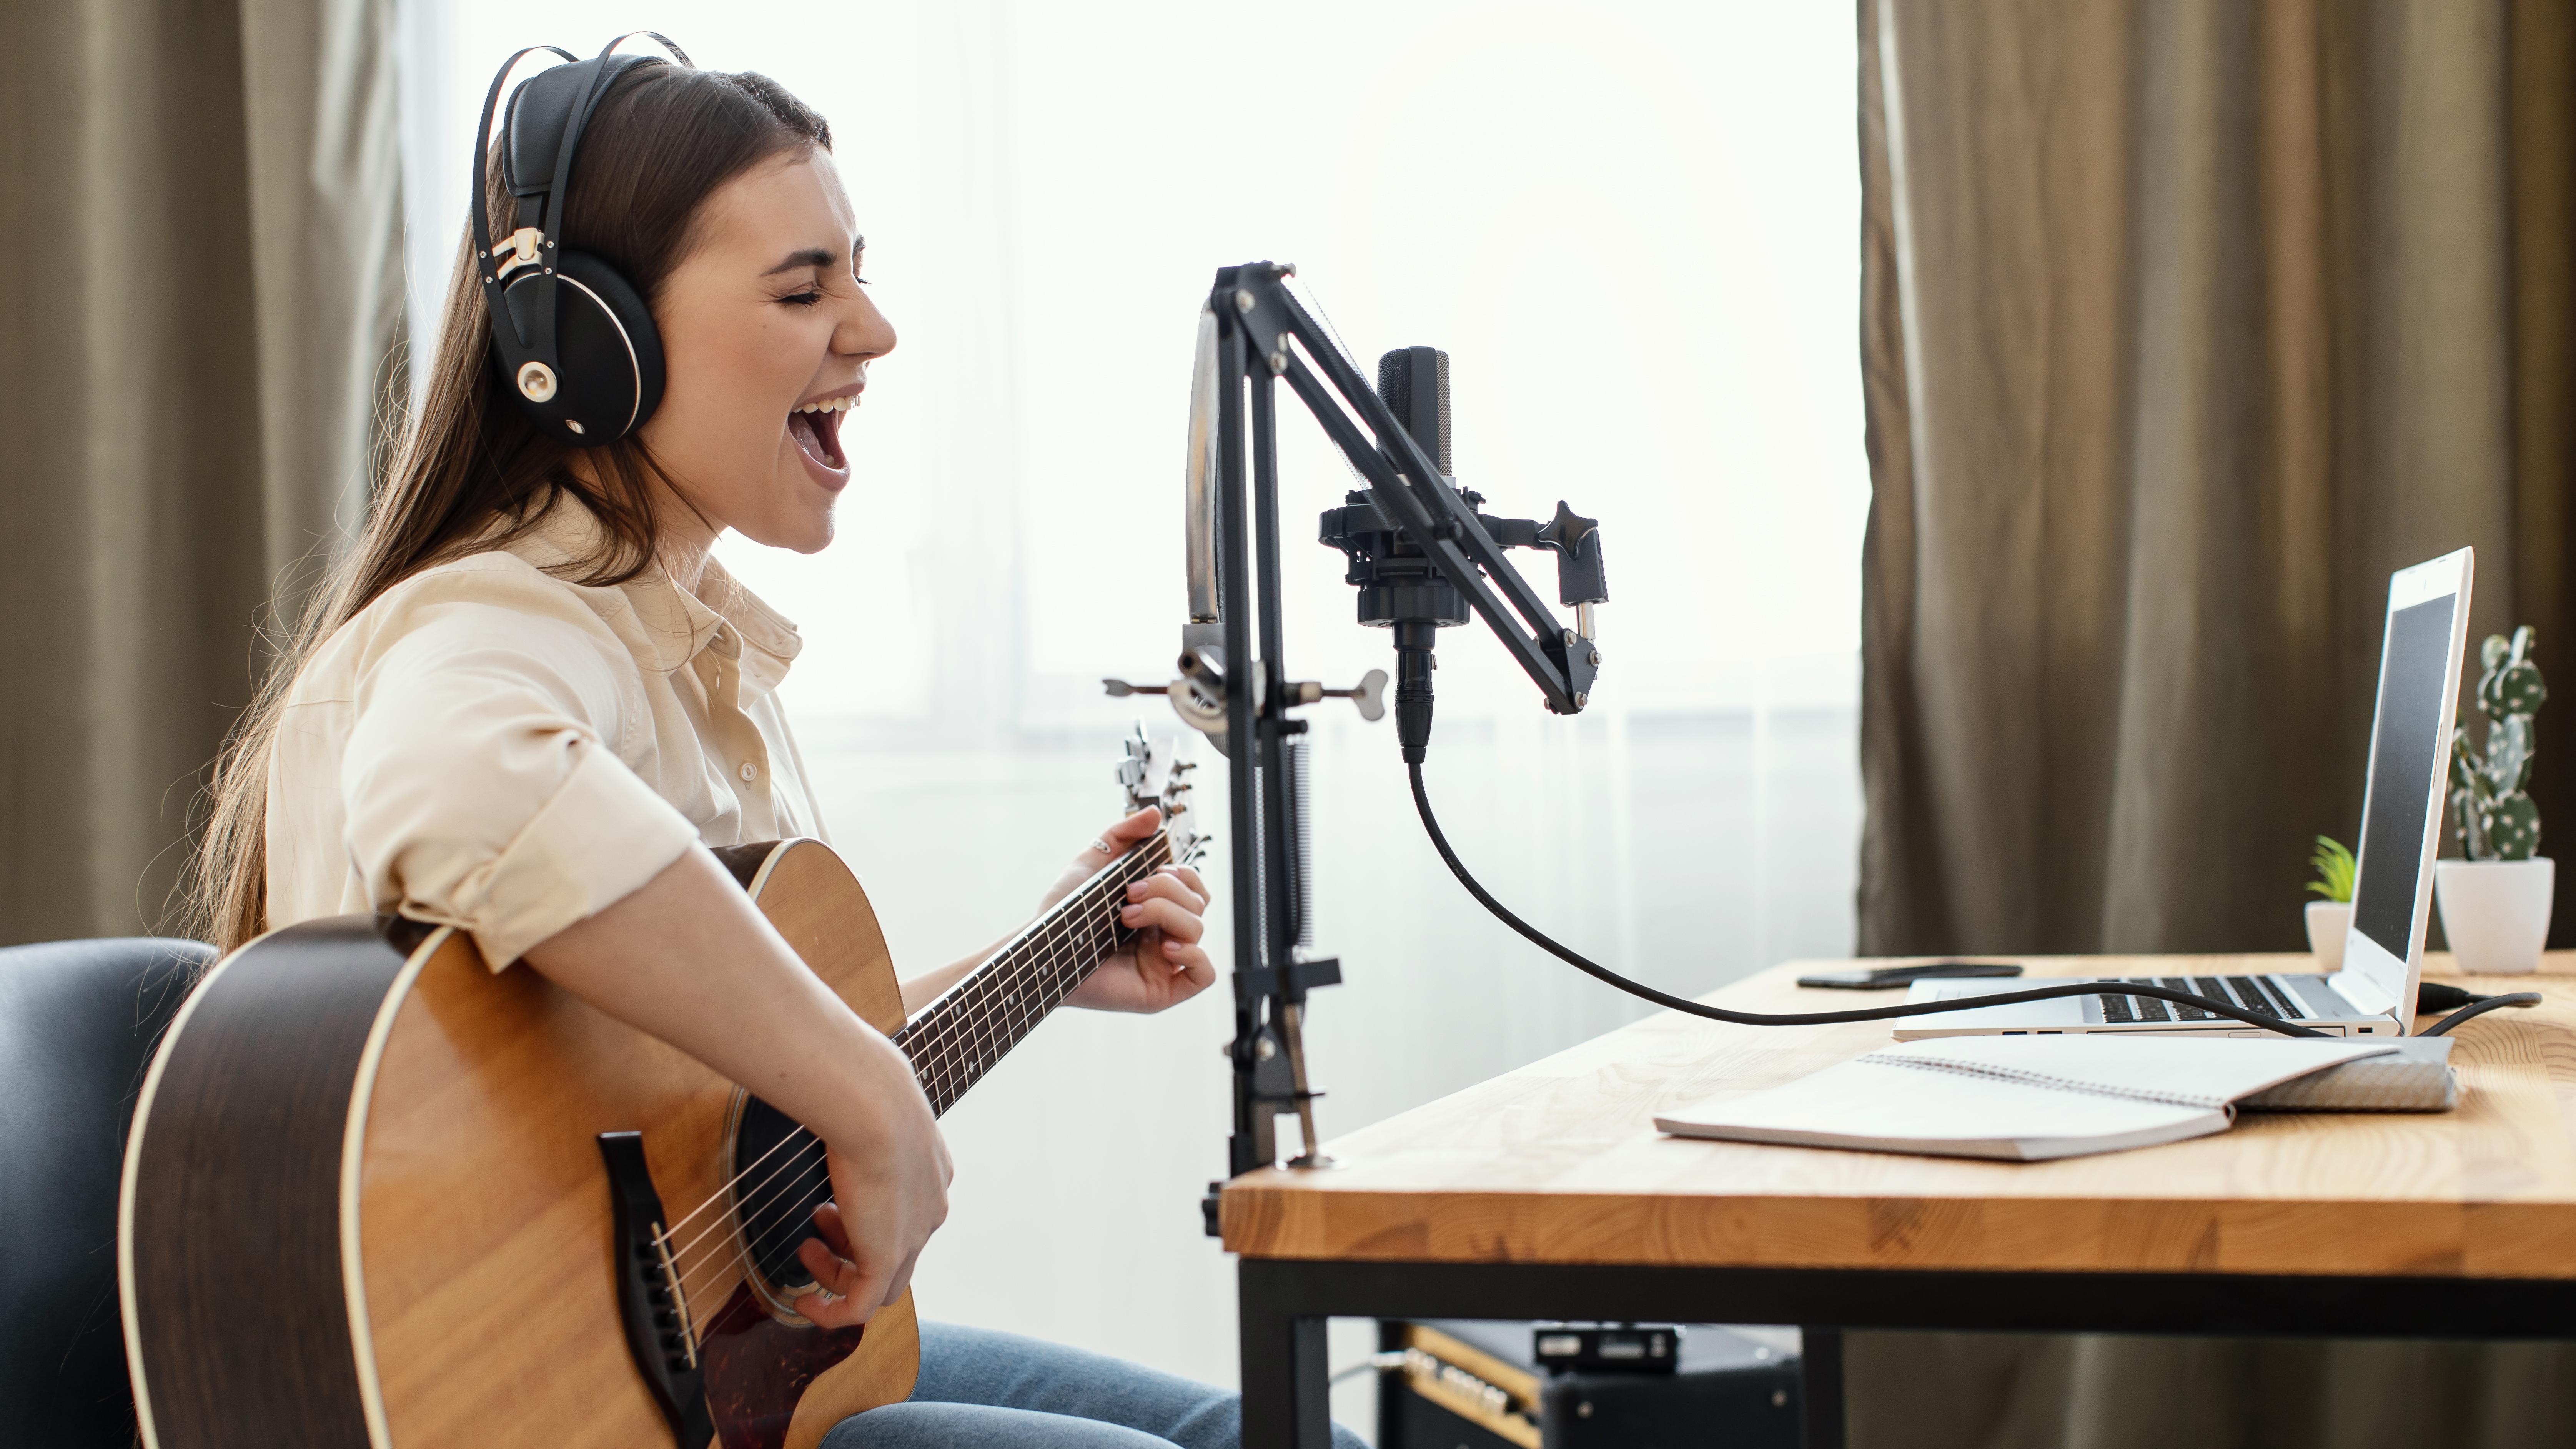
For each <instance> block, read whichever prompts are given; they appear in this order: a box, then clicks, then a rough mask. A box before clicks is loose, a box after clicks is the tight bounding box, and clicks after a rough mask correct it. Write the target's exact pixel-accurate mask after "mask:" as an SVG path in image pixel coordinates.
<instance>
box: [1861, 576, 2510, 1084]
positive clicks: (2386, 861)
mask: <svg viewBox="0 0 2576 1449" xmlns="http://www.w3.org/2000/svg"><path fill="white" fill-rule="evenodd" d="M2472 564H2473V560H2472V558H2471V554H2470V550H2468V549H2465V548H2464V549H2461V550H2460V551H2459V552H2458V553H2453V554H2445V555H2443V556H2442V557H2440V558H2437V559H2434V560H2432V561H2431V562H2430V563H2420V564H2417V565H2416V566H2414V567H2413V568H2410V569H2400V570H2398V572H2397V573H2396V574H2394V575H2392V576H2391V577H2390V579H2389V581H2388V622H2387V632H2386V633H2385V634H2384V635H2383V636H2382V642H2381V644H2380V648H2379V706H2378V709H2377V711H2376V712H2375V717H2374V718H2373V719H2372V721H2371V726H2370V774H2369V778H2368V780H2367V781H2366V782H2365V783H2364V785H2363V787H2362V807H2361V850H2360V857H2361V859H2360V867H2359V870H2358V872H2357V873H2356V875H2355V877H2354V880H2353V891H2352V925H2351V927H2350V929H2349V930H2348V931H2347V932H2346V934H2345V936H2344V945H2343V969H2342V970H2340V971H2337V972H2335V973H2334V974H2333V975H2331V976H2327V975H2320V974H2318V973H2315V972H2304V973H2296V974H2286V975H2270V976H2155V977H2136V978H2131V979H2128V980H2126V981H2123V980H2121V979H2118V978H2107V979H2105V980H2104V981H2103V983H2102V984H2104V985H2105V986H2114V987H2116V986H2119V985H2123V984H2127V985H2153V986H2163V987H2166V988H2169V989H2171V990H2175V991H2188V992H2190V993H2192V994H2194V995H2196V996H2207V997H2212V998H2215V999H2217V1000H2220V1001H2228V1002H2233V1003H2235V1004H2236V1005H2238V1006H2241V1007H2243V1008H2245V1009H2246V1010H2248V1011H2251V1012H2254V1013H2256V1014H2258V1015H2262V1016H2273V1017H2282V1018H2286V1019H2288V1020H2291V1021H2295V1022H2298V1023H2299V1024H2300V1025H2302V1026H2307V1027H2312V1028H2314V1029H2316V1030H2318V1031H2321V1032H2324V1033H2326V1034H2327V1035H2329V1036H2403V1035H2405V1034H2406V1028H2407V1026H2408V1024H2409V1023H2411V1022H2412V1021H2413V1020H2414V1019H2415V987H2416V983H2417V981H2418V980H2419V979H2420V977H2421V973H2422V971H2423V965H2424V923H2425V917H2426V914H2427V912H2429V911H2430V910H2431V909H2432V898H2433V857H2434V856H2435V855H2436V854H2438V853H2439V847H2440V838H2439V837H2440V833H2441V829H2442V787H2443V784H2444V781H2445V776H2446V775H2447V773H2448V772H2449V770H2450V767H2451V719H2452V715H2453V711H2455V710H2456V709H2457V708H2458V707H2459V690H2460V665H2461V661H2462V658H2463V655H2464V652H2465V649H2466V647H2467V643H2468V637H2469V584H2470V578H2471V573H2472ZM2038 984H2039V982H2038V981H2037V980H2035V979H2023V980H2006V979H1998V978H1992V977H1989V978H1984V979H1969V980H1948V981H1940V980H1934V981H1918V982H1916V983H1914V985H1913V987H1912V989H1911V990H1910V992H1909V993H1908V994H1907V996H1906V1000H1908V1001H1949V1000H1956V999H1958V998H1961V997H1968V996H1982V995H1988V994H1991V993H1994V992H1998V991H2018V990H2024V989H2027V988H2029V987H2031V986H2034V985H2038ZM2091 1031H2163V1032H2182V1033H2188V1034H2194V1035H2200V1036H2268V1035H2270V1033H2269V1032H2266V1031H2264V1030H2263V1029H2262V1028H2260V1027H2254V1026H2248V1025H2246V1024H2245V1023H2243V1022H2240V1021H2234V1020H2231V1019H2229V1018H2227V1017H2223V1016H2218V1015H2215V1014H2213V1013H2211V1012H2207V1011H2203V1010H2201V1009H2200V1008H2198V1007H2193V1006H2183V1005H2180V1004H2178V1003H2175V1002H2169V1001H2160V1000H2157V999H2156V998H2154V997H2149V996H2127V995H2122V994H2120V993H2119V992H2117V991H2105V992H2102V993H2100V994H2099V995H2094V996H2062V997H2058V998H2056V999H2055V1000H2051V1001H2026V1002H2019V1003H2015V1004H2012V1005H2007V1006H1989V1007H1984V1008H1971V1009H1968V1010H1964V1011H1952V1012H1943V1013H1940V1014H1939V1015H1935V1016H1915V1017H1907V1018H1904V1019H1903V1020H1901V1021H1899V1022H1898V1023H1897V1024H1896V1037H1897V1039H1898V1040H1900V1041H1912V1040H1916V1039H1918V1038H1922V1037H1933V1036H1996V1035H2001V1036H2019V1035H2022V1034H2025V1033H2027V1034H2030V1035H2033V1036H2058V1035H2064V1034H2070V1033H2076V1032H2091Z"/></svg>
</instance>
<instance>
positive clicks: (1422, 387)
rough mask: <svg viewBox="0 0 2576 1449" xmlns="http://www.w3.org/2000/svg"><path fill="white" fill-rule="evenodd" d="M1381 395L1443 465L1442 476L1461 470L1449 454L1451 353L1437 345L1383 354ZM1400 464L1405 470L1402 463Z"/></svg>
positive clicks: (1417, 440)
mask: <svg viewBox="0 0 2576 1449" xmlns="http://www.w3.org/2000/svg"><path fill="white" fill-rule="evenodd" d="M1377 395H1378V398H1379V399H1380V400H1381V401H1383V402H1384V403H1385V404H1386V410H1387V411H1388V412H1391V413H1393V414H1395V420H1396V421H1397V422H1399V423H1401V424H1403V425H1404V430H1405V431H1406V432H1408V433H1411V434H1412V435H1413V441H1414V442H1415V444H1417V445H1418V446H1420V448H1421V449H1422V451H1424V452H1426V453H1428V454H1430V455H1431V461H1432V462H1434V463H1436V464H1438V465H1439V466H1440V473H1441V476H1442V477H1444V478H1445V477H1448V476H1451V475H1453V474H1455V473H1456V472H1457V471H1458V469H1457V465H1456V464H1455V463H1453V462H1451V461H1450V458H1449V354H1448V353H1446V352H1443V351H1441V350H1440V349H1439V348H1437V347H1399V348H1397V349H1395V350H1394V351H1393V352H1390V353H1387V354H1386V355H1385V356H1383V357H1380V358H1379V359H1378V360H1377ZM1387 461H1389V462H1394V461H1395V460H1394V459H1393V458H1392V457H1389V459H1388V460H1387ZM1396 466H1397V470H1398V471H1402V468H1403V465H1402V464H1400V463H1399V464H1397V465H1396Z"/></svg>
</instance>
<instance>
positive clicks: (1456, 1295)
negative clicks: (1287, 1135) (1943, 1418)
mask: <svg viewBox="0 0 2576 1449" xmlns="http://www.w3.org/2000/svg"><path fill="white" fill-rule="evenodd" d="M2024 959H2025V960H2026V961H2027V964H2028V966H2029V968H2030V974H2031V975H2033V976H2064V975H2109V976H2119V975H2131V976H2145V975H2154V976H2213V975H2219V976H2224V975H2247V974H2256V973H2261V972H2265V971H2298V970H2305V969H2309V968H2310V966H2311V965H2312V963H2311V961H2310V960H2309V958H2308V957H2306V956H2200V957H2191V956H2161V957H2064V958H2054V959H2048V958H2024ZM1841 964H1845V963H1820V962H1793V963H1790V964H1788V965H1785V966H1780V967H1777V968H1774V969H1772V970H1770V971H1766V972H1763V973H1762V974H1760V975H1758V976H1754V977H1752V978H1750V979H1748V980H1745V981H1742V982H1739V983H1737V984H1736V985H1734V986H1731V987H1728V988H1726V989H1725V990H1723V991H1720V992H1717V993H1715V994H1714V995H1712V996H1710V997H1709V998H1707V999H1708V1000H1710V1001H1712V1002H1715V1003H1718V1004H1721V1005H1725V1006H1730V1007H1735V1008H1738V1009H1743V1010H1754V1011H1763V1010H1769V1011H1815V1010H1832V1009H1839V1008H1844V1007H1850V1006H1858V1005H1863V1004H1871V1003H1886V1004H1894V1003H1895V1002H1897V1001H1898V1000H1901V999H1902V998H1901V997H1900V996H1898V995H1897V994H1895V993H1870V994H1861V993H1853V992H1832V991H1818V990H1808V989H1802V988H1800V987H1798V986H1796V985H1795V984H1794V982H1793V978H1795V977H1796V976H1797V975H1799V974H1800V973H1802V972H1806V971H1813V970H1816V969H1818V968H1819V967H1820V966H1831V965H1841ZM2449 971H2450V962H2449V960H2448V958H2447V957H2445V956H2441V955H2435V956H2433V957H2432V958H2430V960H2429V961H2428V964H2427V975H2428V977H2435V978H2440V979H2449V980H2454V981H2457V982H2458V984H2460V985H2462V986H2465V987H2467V988H2468V989H2469V990H2471V991H2476V992H2480V993H2491V992H2500V991H2528V990H2538V991H2542V992H2545V993H2547V995H2548V997H2549V1000H2548V1001H2547V1002H2546V1003H2544V1004H2543V1005H2542V1006H2541V1007H2539V1008H2537V1009H2534V1010H2529V1011H2518V1010H2517V1011H2505V1012H2499V1013H2490V1014H2489V1015H2487V1016H2484V1017H2480V1018H2478V1019H2477V1020H2476V1021H2474V1022H2471V1023H2469V1024H2467V1025H2465V1026H2463V1027H2462V1028H2460V1030H2459V1032H2458V1036H2459V1041H2460V1044H2459V1046H2458V1047H2457V1048H2455V1049H2454V1055H2453V1061H2454V1063H2455V1064H2456V1065H2457V1066H2458V1068H2459V1071H2460V1081H2461V1099H2460V1106H2459V1108H2458V1110H2456V1111H2453V1112H2450V1113H2443V1114H2424V1115H2386V1116H2381V1115H2363V1114H2318V1115H2301V1116H2262V1115H2249V1116H2248V1117H2246V1118H2245V1119H2243V1120H2242V1121H2241V1122H2240V1123H2239V1125H2237V1126H2236V1127H2235V1128H2233V1129H2232V1130H2230V1131H2228V1132H2226V1133H2224V1134H2221V1135H2219V1136H2216V1137H2204V1138H2198V1139H2195V1140H2192V1141H2188V1142H2177V1143H2172V1144H2169V1145H2166V1146H2163V1147H2154V1148H2147V1149H2144V1150H2141V1151H2135V1152H2123V1153H2113V1154H2108V1155H2104V1156H2099V1157H2080V1158H2073V1159H2068V1160H2065V1161H2058V1162H2041V1163H1995V1162H1975V1161H1966V1160H1960V1159H1952V1158H1930V1157H1905V1156H1896V1155H1888V1154H1879V1153H1861V1152H1838V1151H1829V1150H1823V1149H1816V1148H1800V1147H1770V1146H1759V1145H1754V1144H1745V1143H1724V1142H1709V1141H1701V1140H1685V1139H1679V1138H1668V1137H1665V1136H1663V1135H1662V1134H1660V1133H1658V1132H1656V1131H1655V1130H1654V1126H1653V1120H1652V1119H1653V1118H1654V1116H1655V1114H1656V1113H1657V1112H1658V1111H1661V1110H1664V1109H1665V1108H1668V1107H1672V1106H1678V1105H1680V1104H1683V1103H1687V1102H1693V1101H1699V1100H1703V1099H1707V1098H1711V1097H1716V1096H1719V1095H1721V1094H1726V1093H1735V1092H1749V1091H1755V1090H1759V1089H1761V1088H1764V1087H1769V1086H1774V1085H1777V1084H1779V1083H1781V1082H1785V1081H1788V1080H1790V1079H1792V1078H1795V1077H1799V1076H1803V1075H1805V1074H1807V1073H1809V1072H1812V1071H1815V1070H1818V1069H1820V1068H1822V1067H1826V1066H1830V1065H1832V1064H1833V1063H1835V1062H1839V1061H1843V1060H1846V1059H1848V1058H1850V1057H1854V1056H1858V1055H1860V1054H1861V1053H1863V1052H1866V1051H1869V1050H1872V1049H1874V1048H1876V1047H1878V1046H1881V1045H1884V1044H1886V1042H1887V1041H1888V1032H1889V1026H1888V1024H1887V1023H1884V1022H1870V1023H1858V1024H1853V1025H1848V1026H1831V1027H1742V1026H1730V1025H1727V1024H1725V1023H1722V1022H1713V1021H1704V1020H1701V1019H1699V1018H1695V1017H1687V1016H1683V1015H1681V1014H1679V1013H1676V1012H1664V1013H1660V1014H1658V1015H1655V1016H1653V1017H1649V1018H1647V1019H1646V1020H1644V1021H1640V1022H1637V1023H1635V1024H1634V1025H1631V1026H1628V1027H1625V1028H1622V1029H1621V1030H1618V1031H1615V1032H1611V1033H1610V1034H1608V1035H1606V1036H1603V1037H1600V1038H1597V1039H1596V1040H1593V1041H1590V1042H1587V1043H1585V1044H1584V1045H1582V1046H1579V1047H1576V1048H1574V1049H1573V1050H1571V1051H1566V1052H1560V1053H1558V1054H1557V1055H1556V1056H1553V1057H1549V1058H1547V1059H1545V1060H1543V1061H1539V1062H1536V1063H1533V1064H1531V1065H1530V1066H1527V1067H1523V1068H1521V1069H1520V1070H1518V1071H1514V1072H1510V1073H1507V1074H1505V1075H1503V1076H1501V1077H1497V1078H1495V1079H1494V1080H1492V1081H1489V1082H1486V1083H1483V1084H1481V1085H1479V1086H1476V1087H1471V1088H1469V1089H1468V1090H1466V1091H1463V1092H1459V1093H1457V1094H1455V1095H1453V1096H1450V1097H1446V1098H1443V1099H1442V1100H1440V1101H1437V1102H1433V1103H1431V1104H1429V1105H1427V1106H1424V1107H1420V1108H1417V1109H1415V1110H1413V1111H1411V1112H1406V1113H1403V1114H1401V1115H1399V1116H1396V1117H1393V1118H1390V1119H1388V1120H1386V1121H1384V1122H1380V1123H1378V1124H1376V1125H1375V1126H1372V1127H1368V1128H1364V1129H1362V1130H1360V1131H1357V1132H1354V1133H1351V1134H1350V1135H1348V1136H1347V1137H1342V1138H1336V1139H1333V1140H1331V1141H1329V1142H1328V1143H1327V1144H1326V1150H1327V1151H1328V1152H1330V1153H1331V1154H1332V1155H1333V1156H1334V1157H1335V1158H1336V1159H1337V1160H1338V1161H1339V1163H1340V1166H1339V1167H1337V1168H1335V1169H1333V1170H1330V1171H1323V1172H1303V1173H1301V1172H1289V1171H1277V1170H1273V1171H1263V1172H1253V1173H1247V1174H1245V1175H1244V1176H1242V1177H1240V1178H1237V1179H1235V1180H1234V1181H1233V1182H1232V1183H1229V1184H1228V1185H1227V1186H1226V1188H1225V1191H1224V1194H1223V1196H1222V1198H1221V1211H1222V1222H1223V1229H1224V1238H1225V1245H1226V1247H1227V1248H1228V1249H1229V1250H1231V1251H1233V1252H1235V1253H1237V1254H1239V1255H1240V1258H1241V1261H1240V1264H1239V1274H1240V1311H1241V1314H1242V1350H1243V1404H1244V1440H1243V1442H1244V1444H1245V1446H1246V1449H1274V1446H1291V1445H1294V1446H1297V1449H1309V1446H1321V1445H1323V1444H1325V1443H1326V1442H1327V1440H1326V1438H1325V1437H1324V1429H1323V1424H1324V1408H1323V1406H1324V1398H1325V1396H1324V1386H1323V1379H1324V1369H1323V1362H1322V1359H1323V1353H1322V1335H1323V1323H1324V1320H1325V1318H1327V1317H1330V1316H1377V1317H1389V1318H1567V1319H1581V1318H1599V1319H1624V1320H1663V1321H1680V1322H1733V1323H1797V1324H1805V1325H1810V1326H1811V1327H1810V1339H1811V1355H1810V1359H1811V1361H1810V1366H1809V1373H1810V1378H1809V1394H1810V1404H1809V1428H1810V1436H1809V1437H1810V1442H1811V1443H1819V1444H1824V1443H1838V1442H1839V1441H1840V1437H1841V1426H1840V1380H1839V1338H1838V1337H1837V1334H1838V1331H1839V1330H1841V1329H1843V1328H1950V1329H1992V1330H2019V1331H2031V1332H2124V1333H2159V1332H2170V1333H2209V1334H2244V1335H2263V1336H2274V1335H2279V1336H2298V1335H2317V1336H2331V1337H2408V1338H2436V1337H2462V1338H2481V1339H2493V1338H2576V952H2563V953H2561V952H2553V953H2551V954H2550V956H2549V957H2548V958H2547V959H2546V960H2545V961H2544V962H2543V964H2542V967H2541V974H2540V975H2538V976H2537V977H2528V976H2526V977H2469V978H2462V977H2455V976H2449V975H2448V974H2447V973H2448V972H2449ZM2421 1024H2423V1025H2429V1024H2430V1021H2429V1020H2426V1021H2424V1022H2423V1023H2421Z"/></svg>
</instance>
